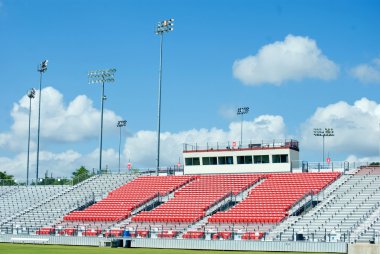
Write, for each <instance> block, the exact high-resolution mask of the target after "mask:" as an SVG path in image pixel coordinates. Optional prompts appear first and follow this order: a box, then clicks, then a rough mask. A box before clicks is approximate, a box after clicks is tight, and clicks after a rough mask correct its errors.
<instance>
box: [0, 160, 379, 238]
mask: <svg viewBox="0 0 380 254" xmlns="http://www.w3.org/2000/svg"><path fill="white" fill-rule="evenodd" d="M379 180H380V170H379V168H369V167H363V168H361V169H360V170H358V171H357V172H356V174H354V175H341V174H340V173H336V172H329V173H275V174H215V175H189V176H140V177H135V176H127V175H118V174H115V175H107V174H105V175H99V176H94V177H92V178H90V179H87V180H86V181H84V182H82V183H79V184H77V185H74V186H70V187H65V186H49V187H48V186H29V187H25V186H24V187H22V186H17V187H7V188H5V187H2V188H0V206H1V208H2V213H1V216H2V217H1V218H2V221H1V223H2V224H1V225H2V228H1V229H2V231H3V232H4V230H3V229H4V228H15V227H18V228H27V229H28V230H27V232H28V233H29V232H30V231H32V232H35V233H36V234H39V235H68V236H69V235H74V236H75V235H80V236H86V237H91V236H92V237H94V236H98V235H103V236H105V237H121V236H123V234H124V233H125V231H129V235H130V236H131V237H139V238H144V237H157V238H183V239H204V238H207V237H209V238H210V240H226V239H237V238H236V236H237V235H238V236H240V237H241V239H242V240H261V239H263V238H265V237H266V238H268V239H271V240H274V241H276V240H282V241H284V240H285V241H289V240H290V241H291V240H294V233H295V232H296V233H297V234H298V233H301V234H303V235H304V236H305V237H306V239H308V240H311V241H329V239H327V238H326V237H329V233H330V232H337V233H338V234H339V235H338V236H339V241H346V242H355V241H358V242H368V241H370V240H372V239H373V237H374V232H375V231H377V230H379V228H380V226H379V225H380V222H379V214H380V181H379ZM321 193H322V194H323V195H320V194H321ZM94 196H96V197H97V200H98V201H97V202H96V203H95V204H93V205H91V204H90V203H88V201H89V198H90V199H91V200H92V201H93V200H94ZM24 200H28V201H27V202H23V201H24ZM311 202H314V205H310V204H311ZM86 204H87V206H88V205H89V204H90V205H89V206H88V207H87V208H85V209H83V210H82V207H83V206H86ZM306 204H308V205H309V206H310V207H308V208H307V209H306V208H305V207H304V206H306ZM314 206H315V207H314ZM300 211H301V212H300ZM16 225H17V226H16ZM31 229H32V230H31ZM6 232H8V231H6ZM8 233H9V232H8ZM18 233H26V231H25V230H21V232H18Z"/></svg>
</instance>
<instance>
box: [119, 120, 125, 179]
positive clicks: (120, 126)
mask: <svg viewBox="0 0 380 254" xmlns="http://www.w3.org/2000/svg"><path fill="white" fill-rule="evenodd" d="M126 125H127V120H122V121H118V122H117V127H118V128H119V129H120V135H119V173H120V148H121V128H122V127H124V126H126Z"/></svg>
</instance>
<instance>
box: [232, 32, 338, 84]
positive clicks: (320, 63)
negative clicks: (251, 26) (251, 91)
mask: <svg viewBox="0 0 380 254" xmlns="http://www.w3.org/2000/svg"><path fill="white" fill-rule="evenodd" d="M338 71H339V68H338V66H337V65H336V64H335V63H334V62H332V61H331V60H329V59H328V58H327V57H326V56H325V55H323V54H322V51H321V50H320V49H319V48H318V46H317V43H316V42H315V40H313V39H310V38H308V37H302V36H294V35H288V36H286V38H285V40H284V41H277V42H274V43H272V44H268V45H265V46H264V47H262V48H261V49H260V50H259V52H258V53H257V54H256V55H254V56H248V57H246V58H243V59H240V60H236V61H235V62H234V64H233V74H234V76H235V78H237V79H239V80H240V81H241V82H243V83H244V84H247V85H260V84H263V83H268V84H274V85H281V84H282V83H283V82H285V81H287V80H302V79H304V78H317V79H322V80H331V79H334V78H336V77H337V75H338Z"/></svg>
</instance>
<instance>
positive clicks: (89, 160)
mask: <svg viewBox="0 0 380 254" xmlns="http://www.w3.org/2000/svg"><path fill="white" fill-rule="evenodd" d="M30 158H31V160H30V166H29V179H30V180H29V181H31V179H35V178H36V164H35V160H32V158H36V152H35V151H33V152H31V153H30ZM26 161H27V153H26V152H23V153H19V154H17V155H15V156H14V157H0V171H6V172H7V173H8V174H11V175H14V176H15V177H16V178H17V179H19V180H20V181H24V180H25V179H26ZM117 161H118V152H116V151H115V150H113V149H107V150H103V167H104V168H106V167H107V168H109V169H113V170H116V169H117V166H118V165H117ZM98 162H99V149H95V150H94V151H92V152H90V153H89V154H81V153H79V152H77V151H74V150H67V151H63V152H57V153H53V152H50V151H44V150H42V151H40V166H39V177H44V175H45V172H48V175H49V176H50V175H51V174H53V177H64V176H65V177H71V174H72V172H74V171H75V169H77V168H79V167H80V166H85V167H86V168H87V169H88V170H90V171H92V169H93V168H95V169H97V168H98ZM124 167H125V166H124Z"/></svg>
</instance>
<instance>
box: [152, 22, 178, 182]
mask: <svg viewBox="0 0 380 254" xmlns="http://www.w3.org/2000/svg"><path fill="white" fill-rule="evenodd" d="M173 22H174V19H168V20H164V21H161V22H159V23H158V24H157V28H156V34H157V35H159V36H160V69H159V79H158V124H157V125H158V126H157V167H156V175H158V170H159V168H160V134H161V87H162V45H163V41H164V33H167V32H170V31H173V29H174V28H173V25H174V24H173Z"/></svg>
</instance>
